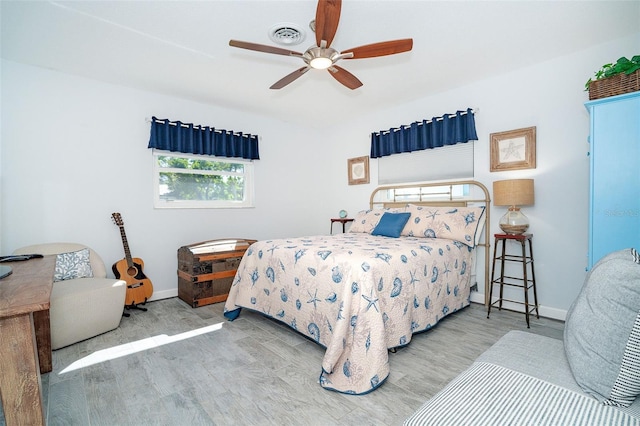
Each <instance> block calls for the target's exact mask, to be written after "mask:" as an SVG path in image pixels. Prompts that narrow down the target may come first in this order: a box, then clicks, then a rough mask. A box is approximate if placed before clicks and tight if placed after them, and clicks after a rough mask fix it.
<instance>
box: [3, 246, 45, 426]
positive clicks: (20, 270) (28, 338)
mask: <svg viewBox="0 0 640 426" xmlns="http://www.w3.org/2000/svg"><path fill="white" fill-rule="evenodd" d="M55 260H56V257H55V256H45V257H44V258H42V259H31V260H27V261H23V262H12V263H7V265H9V266H11V268H12V269H13V274H11V275H9V276H8V277H6V278H3V279H2V280H0V359H2V369H0V389H2V392H1V394H2V395H1V396H2V407H3V411H4V416H5V421H6V424H7V425H16V424H28V425H44V424H45V416H44V405H43V403H42V389H41V383H40V372H41V371H42V372H47V371H51V333H50V328H49V300H50V298H51V288H52V285H53V270H54V268H55ZM43 370H44V371H43Z"/></svg>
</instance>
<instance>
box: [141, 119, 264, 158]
mask: <svg viewBox="0 0 640 426" xmlns="http://www.w3.org/2000/svg"><path fill="white" fill-rule="evenodd" d="M149 148H156V149H161V150H165V151H172V152H183V153H185V154H199V155H214V156H217V157H237V158H245V159H247V160H259V159H260V155H259V153H258V136H257V135H252V134H243V133H242V132H233V131H230V130H222V129H215V128H213V127H207V126H198V125H193V124H191V123H182V122H180V121H169V120H166V119H158V118H156V117H153V118H152V119H151V136H150V137H149Z"/></svg>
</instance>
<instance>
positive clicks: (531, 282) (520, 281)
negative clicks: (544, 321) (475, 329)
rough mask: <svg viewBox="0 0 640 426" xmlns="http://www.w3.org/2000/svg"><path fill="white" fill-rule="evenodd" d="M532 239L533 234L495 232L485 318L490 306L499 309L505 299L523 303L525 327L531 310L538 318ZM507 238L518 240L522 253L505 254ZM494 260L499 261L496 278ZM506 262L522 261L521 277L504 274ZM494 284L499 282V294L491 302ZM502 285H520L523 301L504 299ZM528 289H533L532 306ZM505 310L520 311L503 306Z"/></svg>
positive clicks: (489, 311)
mask: <svg viewBox="0 0 640 426" xmlns="http://www.w3.org/2000/svg"><path fill="white" fill-rule="evenodd" d="M532 239H533V234H519V235H512V234H495V244H494V246H493V266H492V270H491V284H490V286H489V306H488V307H487V318H489V314H490V313H491V306H493V305H495V304H497V305H498V309H499V310H501V309H503V308H502V302H503V301H506V302H511V303H518V304H523V305H524V314H525V317H526V320H527V328H530V327H529V314H530V313H532V312H533V311H535V313H536V318H540V315H539V313H538V295H537V293H536V273H535V269H534V267H533V243H532ZM507 240H515V241H518V242H520V244H521V246H522V255H514V254H506V247H505V244H506V241H507ZM527 241H528V242H529V255H528V256H527V253H526V244H525V243H526V242H527ZM501 242H502V252H501V254H500V255H499V256H498V255H497V252H498V245H499V244H500V243H501ZM496 260H499V261H500V276H499V277H498V278H495V273H496ZM506 262H521V263H522V277H512V276H507V275H505V274H504V265H505V263H506ZM527 265H530V267H531V278H529V275H528V273H527V269H528V268H527ZM505 280H511V281H510V282H508V281H505ZM494 284H499V285H500V296H499V297H498V299H497V300H496V301H495V302H491V300H492V298H493V286H494ZM504 286H512V287H520V288H523V289H524V302H521V301H517V300H509V299H505V298H504ZM529 289H533V301H534V304H533V306H531V305H530V304H529ZM504 309H505V310H511V311H514V312H520V311H515V310H513V309H507V308H504Z"/></svg>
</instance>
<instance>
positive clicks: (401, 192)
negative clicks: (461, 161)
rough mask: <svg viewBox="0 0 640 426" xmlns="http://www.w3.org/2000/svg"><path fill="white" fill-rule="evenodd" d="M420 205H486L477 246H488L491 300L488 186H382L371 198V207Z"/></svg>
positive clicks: (486, 273)
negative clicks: (481, 231)
mask: <svg viewBox="0 0 640 426" xmlns="http://www.w3.org/2000/svg"><path fill="white" fill-rule="evenodd" d="M409 203H410V204H415V205H420V206H456V207H466V206H484V207H485V224H484V232H483V233H482V237H481V239H480V242H478V244H477V247H483V248H484V304H485V305H487V304H488V303H489V285H490V283H489V259H490V256H491V250H490V247H491V239H490V236H491V229H490V225H491V220H490V219H491V217H490V213H491V208H490V207H491V197H490V196H489V191H488V190H487V188H486V187H485V186H484V185H483V184H481V183H480V182H477V181H475V180H458V181H443V182H429V183H412V184H402V185H386V186H379V187H377V188H376V189H374V190H373V192H372V193H371V197H370V198H369V207H370V208H372V209H373V208H381V207H404V206H406V205H407V204H409Z"/></svg>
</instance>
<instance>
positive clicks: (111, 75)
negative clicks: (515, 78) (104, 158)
mask: <svg viewBox="0 0 640 426" xmlns="http://www.w3.org/2000/svg"><path fill="white" fill-rule="evenodd" d="M0 7H1V10H0V13H1V15H2V16H1V17H2V28H1V29H2V51H1V53H2V57H3V58H4V59H8V60H11V61H15V62H21V63H26V64H31V65H36V66H40V67H44V68H48V69H53V70H58V71H62V72H65V73H70V74H76V75H80V76H85V77H90V78H93V79H97V80H102V81H106V82H110V83H116V84H121V85H125V86H129V87H135V88H140V89H144V90H150V91H154V92H159V93H163V94H168V95H173V96H179V97H182V98H187V99H192V100H195V101H198V102H203V103H208V104H215V105H223V106H227V107H230V108H238V109H242V110H245V111H250V112H254V113H259V114H265V115H269V116H272V117H276V118H278V119H281V120H284V121H289V122H296V123H299V124H301V125H311V126H313V125H322V123H325V122H327V121H329V122H331V121H339V122H345V121H348V120H350V119H353V118H354V117H356V116H357V115H358V114H362V113H368V112H372V111H374V110H375V109H377V108H386V107H389V106H392V105H396V104H402V103H405V102H408V101H411V100H414V99H419V98H423V97H426V96H429V95H430V94H433V93H435V92H440V91H445V90H448V89H451V88H454V87H458V86H462V85H465V84H468V83H470V82H472V81H475V80H481V79H484V78H487V77H488V76H492V75H495V74H499V73H501V72H508V71H512V70H515V69H518V68H521V67H525V66H528V65H530V64H533V63H537V62H541V61H545V60H549V59H552V58H555V57H558V56H562V55H566V54H569V53H571V52H574V51H578V50H581V49H584V48H586V47H588V46H591V45H594V44H598V43H604V42H607V41H609V40H612V39H616V38H620V37H623V36H625V35H629V34H632V33H636V32H638V31H639V29H640V1H637V0H636V1H621V2H616V1H576V0H573V1H524V0H522V1H516V0H512V1H478V0H476V1H417V0H414V1H400V0H386V1H363V0H345V1H344V3H343V5H342V14H341V19H340V25H339V27H338V32H337V34H336V37H335V39H334V41H333V43H332V47H334V48H335V49H337V50H339V51H340V50H346V49H347V48H352V47H356V46H360V45H363V44H369V43H374V42H379V41H386V40H393V39H399V38H408V37H412V38H413V40H414V47H413V50H412V51H411V52H409V53H402V54H399V55H393V56H387V57H380V58H371V59H359V60H343V61H341V62H340V65H341V66H342V67H344V68H346V69H347V70H349V71H350V72H351V73H353V74H354V75H356V76H357V77H358V78H359V79H360V80H361V81H362V82H363V83H364V86H363V87H361V88H359V89H356V90H354V91H351V90H349V89H347V88H345V87H344V86H342V85H341V84H339V83H338V82H337V81H336V80H334V79H333V78H332V77H331V76H329V75H327V71H319V70H311V71H309V72H308V73H307V74H305V75H303V76H302V77H300V78H299V79H298V80H296V81H294V82H293V83H291V84H290V85H289V86H287V87H285V88H283V89H281V90H270V89H269V86H271V84H273V83H274V82H276V81H277V80H279V79H280V78H282V77H283V76H285V75H286V74H288V73H290V72H292V71H294V70H295V69H297V68H299V67H301V66H303V65H304V64H303V62H302V60H301V59H299V58H295V57H286V56H280V55H272V54H265V53H261V52H254V51H249V50H243V49H237V48H232V47H229V45H228V42H229V39H236V40H242V41H250V42H254V43H260V44H267V45H273V46H277V45H276V44H275V43H273V42H272V41H271V40H270V39H269V37H268V31H269V29H270V28H271V27H272V26H274V25H276V24H279V23H293V24H297V25H298V26H300V27H302V28H303V29H304V30H305V31H306V32H307V34H306V39H305V41H304V42H302V43H301V44H299V45H297V46H279V47H284V48H288V49H291V50H295V51H299V52H304V51H305V50H306V49H307V48H308V47H309V46H311V45H312V44H315V42H314V34H313V33H312V32H311V31H310V30H309V25H308V24H309V22H310V21H311V20H312V19H313V18H314V17H315V9H316V2H315V1H312V0H309V1H308V0H298V1H268V0H262V1H244V0H234V1H222V0H209V1H8V0H1V2H0ZM593 71H595V69H594V70H593ZM590 72H591V70H590ZM588 76H589V75H588V74H587V75H585V80H586V78H588ZM203 124H206V123H203Z"/></svg>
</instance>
